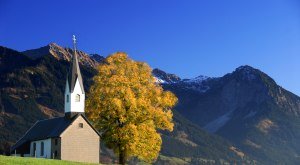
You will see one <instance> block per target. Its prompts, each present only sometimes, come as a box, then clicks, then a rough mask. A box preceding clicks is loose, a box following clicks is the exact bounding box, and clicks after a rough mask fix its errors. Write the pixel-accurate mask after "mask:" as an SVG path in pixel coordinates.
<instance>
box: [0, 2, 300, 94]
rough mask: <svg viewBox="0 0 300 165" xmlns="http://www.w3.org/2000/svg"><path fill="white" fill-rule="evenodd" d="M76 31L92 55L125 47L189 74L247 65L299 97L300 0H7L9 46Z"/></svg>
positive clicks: (0, 22)
mask: <svg viewBox="0 0 300 165" xmlns="http://www.w3.org/2000/svg"><path fill="white" fill-rule="evenodd" d="M83 2H84V3H83ZM72 34H76V35H77V39H78V47H79V49H81V50H84V51H86V52H88V53H99V54H101V55H104V56H107V55H108V54H111V53H113V52H116V51H125V52H127V53H128V54H129V55H130V57H131V58H133V59H135V60H139V61H145V62H147V63H149V64H150V65H151V66H152V67H153V68H155V67H158V68H161V69H163V70H165V71H167V72H170V73H175V74H177V75H179V76H180V77H182V78H191V77H195V76H198V75H207V76H213V77H217V76H222V75H224V74H225V73H228V72H232V71H233V70H234V69H235V68H236V67H238V66H240V65H245V64H248V65H251V66H253V67H256V68H258V69H261V70H262V71H264V72H266V73H267V74H269V75H270V76H271V77H273V78H274V79H275V81H276V82H277V83H278V84H279V85H281V86H283V87H284V88H286V89H288V90H290V91H292V92H294V93H296V94H298V95H300V73H299V72H300V65H299V63H300V1H298V0H235V1H232V0H226V1H225V0H195V1H192V0H181V1H175V0H135V1H131V0H126V1H125V0H119V1H115V0H106V1H104V0H88V1H79V0H65V1H62V0H57V1H55V0H35V1H33V0H26V1H21V0H0V45H2V46H6V47H10V48H14V49H16V50H19V51H23V50H27V49H31V48H38V47H41V46H44V45H46V44H48V43H50V42H56V43H58V44H59V45H62V46H68V47H70V46H71V43H72V42H71V35H72Z"/></svg>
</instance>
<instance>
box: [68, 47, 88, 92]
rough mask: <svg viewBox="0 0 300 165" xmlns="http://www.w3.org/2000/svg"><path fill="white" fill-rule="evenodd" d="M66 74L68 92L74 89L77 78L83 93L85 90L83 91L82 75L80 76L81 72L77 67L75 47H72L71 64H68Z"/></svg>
mask: <svg viewBox="0 0 300 165" xmlns="http://www.w3.org/2000/svg"><path fill="white" fill-rule="evenodd" d="M67 76H68V77H67V80H68V83H69V90H70V92H71V93H72V92H73V91H74V88H75V83H76V80H77V79H78V81H79V84H80V87H81V90H82V92H83V94H84V93H85V91H84V88H83V83H82V76H81V72H80V68H79V63H78V58H77V53H76V49H74V54H73V58H72V62H71V66H70V69H69V72H68V75H67Z"/></svg>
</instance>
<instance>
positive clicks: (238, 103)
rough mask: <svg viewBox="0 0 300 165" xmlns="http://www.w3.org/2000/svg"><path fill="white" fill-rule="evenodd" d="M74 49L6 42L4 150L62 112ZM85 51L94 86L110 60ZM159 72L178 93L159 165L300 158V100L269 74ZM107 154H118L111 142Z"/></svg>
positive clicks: (2, 64)
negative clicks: (186, 75)
mask: <svg viewBox="0 0 300 165" xmlns="http://www.w3.org/2000/svg"><path fill="white" fill-rule="evenodd" d="M72 53H73V50H72V49H70V48H64V47H61V46H59V45H57V44H55V43H51V44H49V45H47V46H44V47H41V48H37V49H32V50H27V51H24V52H18V51H16V50H13V49H9V48H6V47H1V46H0V73H1V75H0V126H1V127H0V142H1V145H0V152H2V153H8V150H9V146H10V145H12V144H13V143H14V142H16V141H17V140H18V138H20V137H21V136H22V135H23V134H24V133H25V131H26V130H27V129H29V128H30V126H31V125H32V124H33V123H35V122H36V121H37V120H40V119H45V118H52V117H55V116H61V115H63V103H64V102H63V93H64V87H65V86H64V85H65V79H66V73H67V69H68V66H69V61H70V58H71V55H72ZM78 54H79V61H80V65H81V71H82V74H83V78H84V82H85V83H84V85H85V89H89V87H90V85H91V84H92V83H93V82H92V79H91V78H92V77H93V76H94V75H95V74H96V73H97V72H96V67H97V66H98V65H101V63H102V61H103V60H104V57H103V56H100V55H98V54H87V53H85V52H83V51H79V53H78ZM153 76H154V77H155V78H156V80H157V83H159V84H160V85H162V86H163V88H164V89H165V90H170V91H172V92H173V93H175V94H176V96H177V97H178V98H179V102H178V105H177V106H176V107H175V110H174V122H175V128H174V131H173V132H171V133H170V132H161V134H162V137H163V146H162V151H161V156H160V157H159V158H158V161H157V162H156V164H225V163H231V164H234V163H238V164H297V163H298V162H300V157H299V155H300V143H299V142H300V140H299V138H300V131H299V130H300V119H299V113H300V98H299V97H298V96H296V95H295V94H293V93H291V92H289V91H287V90H285V89H284V88H282V87H280V86H279V85H277V84H276V82H275V81H274V80H273V79H272V78H271V77H269V76H268V75H267V74H265V73H263V72H262V71H260V70H258V69H255V68H252V67H251V66H247V65H245V66H241V67H239V68H237V69H236V70H235V71H233V72H232V73H228V74H226V75H224V76H222V77H217V78H215V77H207V76H198V77H196V78H193V79H181V78H180V77H179V76H176V75H175V74H169V73H166V72H164V71H162V70H160V69H153ZM86 91H88V90H86ZM102 158H103V159H102V160H103V162H113V161H114V159H115V157H114V155H113V154H112V153H111V151H109V150H108V149H106V148H105V147H103V149H102Z"/></svg>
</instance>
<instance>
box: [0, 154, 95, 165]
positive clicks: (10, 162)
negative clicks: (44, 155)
mask: <svg viewBox="0 0 300 165" xmlns="http://www.w3.org/2000/svg"><path fill="white" fill-rule="evenodd" d="M0 164H1V165H95V164H90V163H77V162H69V161H63V160H52V159H41V158H24V157H14V156H2V155H0Z"/></svg>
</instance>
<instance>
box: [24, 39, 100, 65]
mask: <svg viewBox="0 0 300 165" xmlns="http://www.w3.org/2000/svg"><path fill="white" fill-rule="evenodd" d="M22 53H23V54H25V55H27V56H28V57H30V58H32V59H38V58H42V57H43V56H46V55H51V56H53V57H54V58H56V59H57V60H66V61H70V60H71V59H72V56H73V54H74V51H73V49H71V48H64V47H62V46H60V45H58V44H56V43H50V44H48V45H46V46H43V47H40V48H37V49H31V50H26V51H24V52H22ZM77 55H78V57H79V63H81V64H82V65H85V66H89V67H93V68H95V67H96V66H97V65H98V64H99V61H101V59H102V60H103V59H104V57H102V56H100V55H97V56H95V55H94V56H93V57H94V58H91V57H90V55H89V54H87V53H85V52H83V51H81V50H77Z"/></svg>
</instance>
